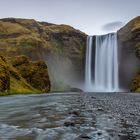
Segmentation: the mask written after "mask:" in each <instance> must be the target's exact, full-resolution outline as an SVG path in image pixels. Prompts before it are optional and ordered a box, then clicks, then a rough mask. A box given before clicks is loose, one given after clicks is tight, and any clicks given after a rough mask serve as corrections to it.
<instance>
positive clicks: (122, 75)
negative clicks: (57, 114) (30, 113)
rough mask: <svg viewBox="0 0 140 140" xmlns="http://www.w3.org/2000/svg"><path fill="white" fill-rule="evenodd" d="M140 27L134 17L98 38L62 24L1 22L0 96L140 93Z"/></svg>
mask: <svg viewBox="0 0 140 140" xmlns="http://www.w3.org/2000/svg"><path fill="white" fill-rule="evenodd" d="M139 24H140V17H136V18H135V19H133V20H132V21H130V22H129V23H128V24H126V26H124V27H122V28H121V29H120V30H119V31H118V32H116V33H110V34H107V35H101V36H99V35H98V36H96V37H95V36H88V35H87V34H85V33H83V32H81V31H79V30H77V29H75V28H73V27H71V26H68V25H63V24H62V25H56V24H52V23H47V22H39V21H36V20H33V19H20V18H4V19H0V56H1V57H0V63H1V71H0V93H1V94H2V95H7V94H15V93H19V94H21V93H34V92H35V93H42V92H45V93H48V92H59V91H76V89H77V90H78V89H82V90H83V91H90V92H91V91H96V92H101V91H104V92H105V91H106V92H116V91H119V90H120V89H122V88H124V91H134V92H136V91H140V74H139V67H140V63H139V59H140V55H139V54H140V49H139V48H140V47H139V46H140V45H139V44H140V38H139V32H140V27H139ZM86 40H87V41H86ZM86 44H87V45H86ZM117 46H118V47H117ZM110 48H111V49H110ZM117 48H118V49H117ZM85 67H86V68H85ZM38 69H40V71H38ZM40 75H41V76H40ZM42 75H43V76H42ZM37 76H38V77H40V79H38V78H36V77H37ZM5 81H6V82H5ZM44 81H45V82H44ZM85 81H86V84H85ZM15 83H18V86H16V85H17V84H15ZM85 85H86V86H85ZM99 85H100V86H99Z"/></svg>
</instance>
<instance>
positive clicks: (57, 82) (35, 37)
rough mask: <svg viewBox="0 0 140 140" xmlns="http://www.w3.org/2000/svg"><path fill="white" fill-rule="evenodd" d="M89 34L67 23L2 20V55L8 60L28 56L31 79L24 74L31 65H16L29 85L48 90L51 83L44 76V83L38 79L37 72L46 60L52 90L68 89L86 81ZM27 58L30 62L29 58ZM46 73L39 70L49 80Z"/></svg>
mask: <svg viewBox="0 0 140 140" xmlns="http://www.w3.org/2000/svg"><path fill="white" fill-rule="evenodd" d="M86 36H87V35H86V34H84V33H82V32H81V31H79V30H76V29H74V28H73V27H71V26H68V25H56V24H51V23H47V22H38V21H35V20H33V19H16V18H5V19H0V55H3V56H4V57H5V58H8V60H9V59H15V57H17V58H18V56H21V55H24V56H26V57H28V59H29V60H30V62H29V63H30V64H31V65H32V66H31V67H32V68H33V71H34V72H33V73H34V74H33V75H32V77H31V75H30V76H29V75H28V76H29V77H30V80H29V79H28V78H26V77H28V76H27V75H26V76H25V75H22V72H23V71H24V70H25V69H26V70H25V71H28V72H29V73H31V72H32V71H30V68H29V67H28V65H26V66H27V68H25V63H24V64H20V65H19V66H14V65H13V67H14V68H15V69H16V70H18V72H19V73H20V75H21V76H22V77H23V78H24V79H25V80H26V81H27V82H28V84H31V86H32V87H33V88H37V89H39V90H41V91H42V90H43V92H46V91H47V90H48V91H49V89H50V82H48V81H47V80H44V79H43V77H42V79H41V81H42V80H43V82H45V83H41V81H40V79H36V76H38V75H37V74H35V71H37V69H40V67H41V68H42V67H44V64H45V63H46V64H47V66H48V69H47V70H48V71H49V79H50V81H51V91H61V90H63V91H65V90H67V89H71V87H75V84H76V83H80V82H81V81H83V78H84V58H85V56H84V54H85V46H86ZM18 59H19V58H18ZM20 59H21V58H20ZM22 59H23V58H22ZM24 61H26V63H27V61H28V60H26V59H25V60H24ZM31 61H38V62H35V63H33V62H31ZM43 61H44V62H43ZM18 63H21V62H20V61H19V62H18ZM33 65H34V66H33ZM44 72H45V68H44V69H42V71H40V75H42V76H44V78H46V79H47V77H48V73H47V72H46V75H43V73H44ZM33 81H34V82H35V83H33ZM46 84H48V85H46ZM73 84H74V85H73Z"/></svg>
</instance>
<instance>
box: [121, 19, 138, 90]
mask: <svg viewBox="0 0 140 140" xmlns="http://www.w3.org/2000/svg"><path fill="white" fill-rule="evenodd" d="M118 38H119V51H120V53H119V54H120V56H119V61H120V81H121V87H124V88H125V89H126V90H129V91H130V90H131V91H137V90H138V89H139V85H140V80H138V79H139V78H138V77H139V74H137V73H138V71H139V68H140V45H139V44H140V17H137V18H135V19H133V20H132V21H130V22H129V23H128V24H127V25H126V26H124V27H123V28H122V29H120V30H119V31H118Z"/></svg>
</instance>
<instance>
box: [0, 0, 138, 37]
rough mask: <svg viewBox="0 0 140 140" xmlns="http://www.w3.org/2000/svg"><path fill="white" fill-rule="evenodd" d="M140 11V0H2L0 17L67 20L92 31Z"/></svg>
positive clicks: (120, 22)
mask: <svg viewBox="0 0 140 140" xmlns="http://www.w3.org/2000/svg"><path fill="white" fill-rule="evenodd" d="M139 15H140V0H0V18H5V17H19V18H33V19H36V20H39V21H46V22H52V23H56V24H68V25H71V26H73V27H75V28H78V29H80V30H81V31H83V32H85V33H87V34H90V35H95V34H104V33H106V32H111V31H113V30H116V28H120V26H122V25H123V24H125V23H127V22H128V21H129V20H131V19H132V18H134V17H136V16H139Z"/></svg>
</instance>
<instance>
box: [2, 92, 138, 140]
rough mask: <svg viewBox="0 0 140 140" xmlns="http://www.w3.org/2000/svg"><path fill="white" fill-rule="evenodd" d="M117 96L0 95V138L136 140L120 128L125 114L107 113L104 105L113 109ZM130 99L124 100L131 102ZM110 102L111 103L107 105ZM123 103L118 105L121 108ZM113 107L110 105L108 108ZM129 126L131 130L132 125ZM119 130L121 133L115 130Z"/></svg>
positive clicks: (8, 139)
mask: <svg viewBox="0 0 140 140" xmlns="http://www.w3.org/2000/svg"><path fill="white" fill-rule="evenodd" d="M93 96H94V97H93ZM120 97H121V98H119V95H118V94H117V96H115V95H113V96H112V94H110V95H107V94H94V93H92V94H91V96H90V94H84V93H82V94H80V93H73V94H72V93H62V94H48V95H14V96H7V97H1V98H0V140H86V139H91V140H136V139H135V138H133V137H131V136H130V135H129V133H127V131H128V130H129V129H128V128H126V129H124V128H125V126H124V125H122V124H121V119H123V117H124V116H125V115H124V114H122V116H120V118H121V119H115V118H114V117H113V116H112V115H113V114H111V113H109V111H111V110H108V109H107V108H108V107H110V108H112V107H113V106H114V107H115V109H117V106H118V100H119V99H122V96H120ZM124 97H125V98H126V96H124ZM128 97H129V95H128ZM88 98H89V99H88ZM114 98H116V99H115V100H114ZM131 99H133V98H132V97H130V100H128V104H129V103H131V102H132V101H131ZM137 99H139V96H138V97H136V99H135V102H134V103H135V104H136V103H139V100H137ZM90 100H91V101H90ZM136 100H137V101H136ZM125 101H126V99H125ZM110 102H111V104H112V103H113V104H114V105H112V106H111V104H110ZM100 103H101V104H100ZM104 103H106V104H107V105H104ZM122 103H124V100H122V102H120V104H122ZM92 104H94V105H92ZM102 105H103V107H105V108H106V109H107V110H106V109H105V108H103V107H102ZM125 105H126V104H125V103H124V104H122V106H121V107H119V106H118V107H119V109H121V108H123V106H124V107H125ZM101 107H102V108H101ZM130 108H131V109H132V110H133V111H134V108H132V104H130V107H129V109H125V111H128V110H130ZM115 109H114V108H112V112H113V110H114V111H115ZM107 111H108V113H107ZM125 111H124V112H125ZM117 112H121V111H119V110H118V111H117ZM138 113H139V112H138ZM126 114H128V112H126ZM137 116H138V117H139V115H137ZM126 117H127V115H126ZM133 120H137V119H135V118H133ZM133 124H135V123H134V122H133V123H132V125H133ZM134 126H135V125H134ZM135 127H136V126H135ZM131 128H132V129H133V131H132V132H135V131H134V127H131ZM136 128H137V127H136ZM135 130H137V129H135ZM138 130H139V127H138ZM121 131H122V134H119V133H121ZM128 132H131V131H130V130H129V131H128Z"/></svg>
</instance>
